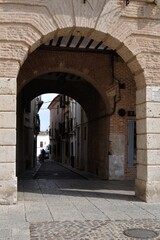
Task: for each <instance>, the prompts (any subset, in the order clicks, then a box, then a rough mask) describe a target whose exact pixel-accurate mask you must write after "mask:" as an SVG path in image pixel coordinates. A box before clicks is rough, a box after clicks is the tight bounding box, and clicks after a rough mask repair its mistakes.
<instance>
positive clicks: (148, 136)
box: [135, 86, 160, 202]
mask: <svg viewBox="0 0 160 240" xmlns="http://www.w3.org/2000/svg"><path fill="white" fill-rule="evenodd" d="M136 116H137V178H136V182H135V193H136V196H137V197H139V198H140V199H142V200H144V201H146V202H157V201H160V87H157V86H147V87H145V88H143V89H140V90H138V91H137V111H136Z"/></svg>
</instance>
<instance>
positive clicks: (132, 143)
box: [128, 120, 137, 167]
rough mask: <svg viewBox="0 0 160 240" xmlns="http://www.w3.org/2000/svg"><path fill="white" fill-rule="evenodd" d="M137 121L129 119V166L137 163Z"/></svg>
mask: <svg viewBox="0 0 160 240" xmlns="http://www.w3.org/2000/svg"><path fill="white" fill-rule="evenodd" d="M136 145H137V144H136V122H135V120H128V167H134V166H135V164H136V151H137V146H136Z"/></svg>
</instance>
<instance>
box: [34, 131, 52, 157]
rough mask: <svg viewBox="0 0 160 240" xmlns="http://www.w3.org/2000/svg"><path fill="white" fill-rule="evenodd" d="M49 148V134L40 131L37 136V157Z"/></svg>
mask: <svg viewBox="0 0 160 240" xmlns="http://www.w3.org/2000/svg"><path fill="white" fill-rule="evenodd" d="M48 146H49V132H48V131H43V132H42V131H41V132H40V133H39V134H38V136H37V156H38V155H39V154H40V153H41V150H42V149H44V150H45V149H46V148H47V147H48Z"/></svg>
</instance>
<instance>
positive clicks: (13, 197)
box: [0, 178, 17, 205]
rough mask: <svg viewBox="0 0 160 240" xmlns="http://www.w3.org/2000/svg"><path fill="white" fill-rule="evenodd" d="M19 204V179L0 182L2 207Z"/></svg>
mask: <svg viewBox="0 0 160 240" xmlns="http://www.w3.org/2000/svg"><path fill="white" fill-rule="evenodd" d="M16 203H17V178H16V179H11V180H4V181H3V180H0V205H3V204H4V205H5V204H6V205H9V204H16Z"/></svg>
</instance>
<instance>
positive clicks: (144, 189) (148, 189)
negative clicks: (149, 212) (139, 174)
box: [135, 179, 160, 203]
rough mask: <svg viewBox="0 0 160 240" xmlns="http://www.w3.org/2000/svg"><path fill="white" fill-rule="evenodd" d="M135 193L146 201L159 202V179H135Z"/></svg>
mask: <svg viewBox="0 0 160 240" xmlns="http://www.w3.org/2000/svg"><path fill="white" fill-rule="evenodd" d="M135 195H136V197H138V198H139V199H141V200H143V201H145V202H147V203H156V202H160V181H147V182H146V181H144V180H140V179H136V180H135Z"/></svg>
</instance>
